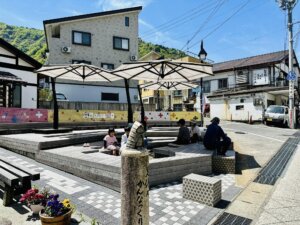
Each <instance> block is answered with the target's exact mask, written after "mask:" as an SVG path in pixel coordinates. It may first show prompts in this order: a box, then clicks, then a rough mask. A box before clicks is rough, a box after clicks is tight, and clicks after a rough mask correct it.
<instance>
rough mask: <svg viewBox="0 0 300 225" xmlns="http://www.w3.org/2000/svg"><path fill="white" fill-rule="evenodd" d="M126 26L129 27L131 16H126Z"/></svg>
mask: <svg viewBox="0 0 300 225" xmlns="http://www.w3.org/2000/svg"><path fill="white" fill-rule="evenodd" d="M125 26H126V27H129V17H128V16H125Z"/></svg>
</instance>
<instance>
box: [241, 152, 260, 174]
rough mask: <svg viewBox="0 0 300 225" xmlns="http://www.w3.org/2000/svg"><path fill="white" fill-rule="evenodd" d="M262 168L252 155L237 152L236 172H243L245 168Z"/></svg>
mask: <svg viewBox="0 0 300 225" xmlns="http://www.w3.org/2000/svg"><path fill="white" fill-rule="evenodd" d="M255 168H261V166H260V165H259V164H258V163H257V161H256V160H255V158H254V157H253V156H252V155H246V154H241V153H238V152H236V168H235V169H236V173H237V174H242V171H243V170H248V169H255Z"/></svg>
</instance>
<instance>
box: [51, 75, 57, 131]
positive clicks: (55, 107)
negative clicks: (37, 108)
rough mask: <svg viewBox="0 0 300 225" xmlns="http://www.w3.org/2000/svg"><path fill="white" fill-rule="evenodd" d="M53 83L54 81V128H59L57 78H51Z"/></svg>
mask: <svg viewBox="0 0 300 225" xmlns="http://www.w3.org/2000/svg"><path fill="white" fill-rule="evenodd" d="M51 83H52V98H53V129H56V130H57V129H58V122H59V116H58V104H57V98H56V90H55V78H51Z"/></svg>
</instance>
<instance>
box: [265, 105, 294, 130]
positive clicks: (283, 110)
mask: <svg viewBox="0 0 300 225" xmlns="http://www.w3.org/2000/svg"><path fill="white" fill-rule="evenodd" d="M288 119H289V108H288V107H287V106H283V105H270V106H269V107H268V108H267V110H266V112H265V116H264V122H265V124H266V125H269V124H277V125H283V126H288Z"/></svg>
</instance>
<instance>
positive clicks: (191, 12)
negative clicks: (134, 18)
mask: <svg viewBox="0 0 300 225" xmlns="http://www.w3.org/2000/svg"><path fill="white" fill-rule="evenodd" d="M214 1H217V0H214ZM210 6H211V2H210V3H208V4H204V5H203V4H200V5H198V6H196V7H195V8H194V9H192V10H188V11H186V12H184V13H183V14H181V15H180V16H177V17H175V18H172V19H170V20H168V21H166V22H165V23H162V24H160V25H158V26H156V27H153V28H151V29H149V30H148V31H146V32H144V33H143V35H147V34H149V33H152V32H153V31H156V30H158V29H160V28H161V29H163V28H165V27H168V26H170V25H172V24H174V23H177V22H178V21H179V22H180V21H181V20H182V19H185V18H186V17H188V16H191V15H194V14H198V13H200V12H202V11H203V10H204V9H206V8H208V7H210ZM199 7H201V8H199Z"/></svg>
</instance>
